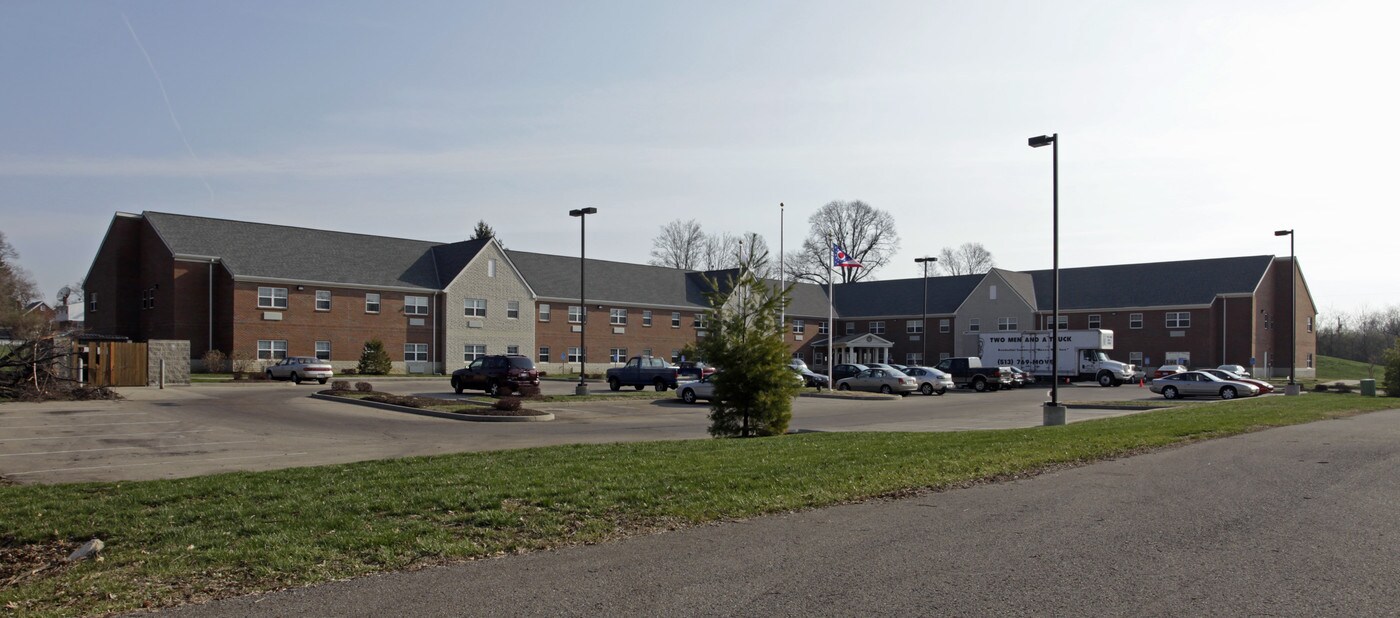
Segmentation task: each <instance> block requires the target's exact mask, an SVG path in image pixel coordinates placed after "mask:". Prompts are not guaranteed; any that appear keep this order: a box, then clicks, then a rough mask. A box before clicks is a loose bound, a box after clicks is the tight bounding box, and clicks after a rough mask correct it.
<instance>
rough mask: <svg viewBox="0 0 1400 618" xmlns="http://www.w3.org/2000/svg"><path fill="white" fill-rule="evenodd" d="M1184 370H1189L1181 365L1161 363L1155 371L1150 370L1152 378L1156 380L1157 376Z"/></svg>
mask: <svg viewBox="0 0 1400 618" xmlns="http://www.w3.org/2000/svg"><path fill="white" fill-rule="evenodd" d="M1185 371H1189V369H1187V368H1186V367H1183V366H1181V365H1162V366H1161V367H1158V368H1157V370H1156V371H1154V372H1152V379H1153V380H1156V379H1157V378H1161V377H1165V376H1169V375H1172V374H1174V373H1182V372H1185Z"/></svg>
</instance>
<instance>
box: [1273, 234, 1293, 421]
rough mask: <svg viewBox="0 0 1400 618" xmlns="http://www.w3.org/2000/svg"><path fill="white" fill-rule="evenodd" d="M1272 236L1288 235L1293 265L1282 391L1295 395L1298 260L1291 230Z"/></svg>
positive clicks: (1290, 261)
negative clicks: (1286, 359)
mask: <svg viewBox="0 0 1400 618" xmlns="http://www.w3.org/2000/svg"><path fill="white" fill-rule="evenodd" d="M1274 236H1287V237H1288V263H1289V264H1290V265H1291V266H1292V267H1293V269H1292V271H1291V272H1290V273H1289V274H1290V276H1289V277H1288V289H1289V296H1292V297H1293V300H1292V301H1290V304H1289V306H1288V321H1289V323H1290V324H1291V325H1292V326H1291V328H1290V329H1289V333H1290V334H1289V335H1288V388H1286V389H1284V391H1283V392H1284V393H1285V394H1288V395H1297V394H1298V393H1299V389H1298V383H1297V382H1294V381H1293V371H1294V368H1295V367H1297V366H1298V260H1297V258H1295V257H1294V256H1293V238H1294V236H1293V230H1279V231H1277V232H1274Z"/></svg>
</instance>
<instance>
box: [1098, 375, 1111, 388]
mask: <svg viewBox="0 0 1400 618" xmlns="http://www.w3.org/2000/svg"><path fill="white" fill-rule="evenodd" d="M1099 386H1102V387H1105V388H1107V387H1110V386H1113V376H1112V375H1109V373H1108V372H1107V371H1105V372H1103V373H1100V374H1099Z"/></svg>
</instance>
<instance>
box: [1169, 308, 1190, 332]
mask: <svg viewBox="0 0 1400 618" xmlns="http://www.w3.org/2000/svg"><path fill="white" fill-rule="evenodd" d="M1190 326H1191V312H1190V311H1168V312H1167V328H1189V327H1190Z"/></svg>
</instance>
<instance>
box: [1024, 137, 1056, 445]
mask: <svg viewBox="0 0 1400 618" xmlns="http://www.w3.org/2000/svg"><path fill="white" fill-rule="evenodd" d="M1027 143H1028V144H1030V147H1031V148H1040V147H1041V146H1050V150H1051V152H1052V155H1051V159H1050V166H1051V167H1050V170H1051V177H1052V181H1051V182H1052V183H1053V184H1052V187H1053V188H1052V190H1051V191H1052V193H1051V196H1052V197H1051V200H1052V202H1051V211H1050V220H1051V233H1050V236H1051V240H1050V243H1051V247H1052V249H1051V251H1052V254H1051V255H1052V257H1051V260H1052V263H1051V266H1052V269H1051V275H1050V305H1051V318H1050V319H1051V320H1053V321H1052V322H1051V324H1050V364H1051V365H1052V366H1051V367H1050V376H1051V378H1050V403H1047V404H1045V418H1044V422H1045V424H1046V425H1063V424H1065V408H1064V406H1062V405H1060V134H1059V133H1055V134H1052V135H1039V136H1036V137H1032V138H1030V139H1029V140H1027Z"/></svg>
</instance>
